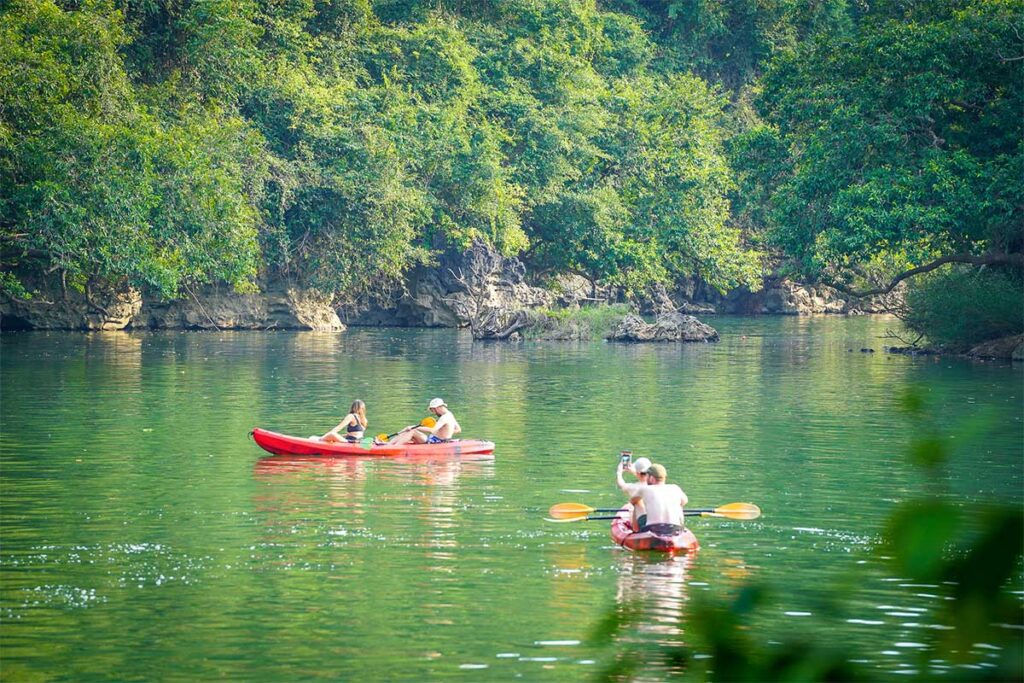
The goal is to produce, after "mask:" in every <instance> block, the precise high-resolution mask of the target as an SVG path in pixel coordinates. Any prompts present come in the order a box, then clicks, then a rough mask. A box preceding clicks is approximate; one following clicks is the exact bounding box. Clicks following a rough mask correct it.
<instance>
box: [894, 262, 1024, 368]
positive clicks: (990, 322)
mask: <svg viewBox="0 0 1024 683" xmlns="http://www.w3.org/2000/svg"><path fill="white" fill-rule="evenodd" d="M902 318H903V323H904V324H905V325H906V326H907V327H908V328H910V329H911V330H913V331H915V332H917V333H919V334H921V335H923V336H924V337H925V338H927V339H928V341H929V342H931V343H933V344H938V345H941V346H946V347H951V348H953V349H955V350H965V349H966V348H967V347H970V346H971V345H973V344H978V343H980V342H983V341H986V340H989V339H998V338H999V337H1006V336H1009V335H1014V334H1021V333H1024V277H1021V273H1020V271H1019V270H1010V269H1001V270H996V269H991V268H990V269H985V270H977V269H973V268H964V267H957V268H949V269H946V270H943V271H940V272H936V273H929V274H927V275H923V276H921V277H919V278H915V279H914V280H912V281H911V282H910V287H909V288H908V289H907V301H906V313H905V314H903V315H902Z"/></svg>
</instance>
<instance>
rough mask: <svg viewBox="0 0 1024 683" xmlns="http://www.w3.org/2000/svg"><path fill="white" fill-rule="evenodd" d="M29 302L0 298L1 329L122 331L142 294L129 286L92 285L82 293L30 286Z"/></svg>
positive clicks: (138, 306)
mask: <svg viewBox="0 0 1024 683" xmlns="http://www.w3.org/2000/svg"><path fill="white" fill-rule="evenodd" d="M30 289H31V290H32V291H33V292H34V294H33V296H32V298H31V299H19V298H14V297H8V296H6V295H4V296H0V328H2V329H5V330H10V329H35V330H123V329H124V328H126V327H127V326H128V325H130V324H131V322H132V320H133V319H134V317H135V315H136V314H137V313H138V312H139V309H140V308H141V306H142V295H141V294H140V293H139V291H138V290H137V289H135V288H133V287H129V286H115V285H113V284H110V283H107V282H91V283H90V284H89V286H88V287H86V289H85V291H83V292H78V291H75V290H72V289H68V290H67V291H66V292H65V291H61V288H60V287H59V286H57V284H56V283H52V282H51V283H47V284H38V285H37V284H35V283H30Z"/></svg>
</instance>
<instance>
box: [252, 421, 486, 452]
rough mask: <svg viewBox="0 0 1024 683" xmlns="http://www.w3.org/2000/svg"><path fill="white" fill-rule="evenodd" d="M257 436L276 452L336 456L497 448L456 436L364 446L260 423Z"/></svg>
mask: <svg viewBox="0 0 1024 683" xmlns="http://www.w3.org/2000/svg"><path fill="white" fill-rule="evenodd" d="M252 438H253V440H254V441H255V442H256V443H257V444H259V447H260V448H262V449H263V450H265V451H267V452H268V453H273V454H274V455H321V456H329V457H331V456H333V457H346V456H358V455H362V456H372V457H379V456H390V457H396V456H423V455H431V456H434V455H439V456H461V455H481V454H486V453H493V452H494V443H492V442H491V441H477V440H475V439H455V440H452V441H445V442H443V443H430V444H417V443H408V444H402V445H400V446H389V445H386V444H385V445H382V446H371V445H367V446H363V445H362V444H358V443H324V442H323V441H320V440H318V439H304V438H302V437H299V436H288V435H287V434H278V433H277V432H271V431H268V430H266V429H260V428H259V427H257V428H255V429H253V430H252Z"/></svg>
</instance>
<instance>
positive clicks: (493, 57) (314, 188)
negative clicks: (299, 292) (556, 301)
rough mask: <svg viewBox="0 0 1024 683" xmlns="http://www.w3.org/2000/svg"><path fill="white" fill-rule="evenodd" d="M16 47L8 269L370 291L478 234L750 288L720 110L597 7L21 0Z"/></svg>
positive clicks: (511, 250)
mask: <svg viewBox="0 0 1024 683" xmlns="http://www.w3.org/2000/svg"><path fill="white" fill-rule="evenodd" d="M2 41H3V42H2V43H0V47H2V48H3V49H2V52H3V54H4V57H3V59H4V64H3V70H2V72H0V74H2V78H3V80H2V82H0V85H2V86H3V88H2V91H3V92H4V101H3V107H2V108H0V125H2V126H3V127H2V129H0V130H2V132H3V135H2V138H0V145H2V146H0V164H2V166H0V169H2V170H0V172H2V176H0V183H2V185H3V187H4V188H5V192H4V198H5V200H4V204H3V208H2V214H0V228H2V230H3V237H2V238H3V241H4V252H3V258H4V265H5V269H11V268H16V267H25V266H28V265H33V264H34V265H37V266H39V267H42V268H46V269H48V270H59V271H60V272H61V273H62V274H64V275H65V277H67V276H70V277H71V279H72V281H73V282H78V283H81V282H84V281H87V280H88V279H89V278H92V277H102V278H106V279H110V280H115V281H127V282H130V283H132V284H135V285H140V286H150V287H154V288H156V289H157V290H159V291H160V292H162V293H164V294H167V295H171V294H174V293H176V292H177V291H178V290H179V289H180V287H182V286H187V285H188V284H189V283H201V282H204V281H210V280H215V279H221V280H226V281H228V282H231V283H234V284H235V285H236V286H240V287H245V286H249V285H250V284H251V283H252V282H253V280H254V278H255V276H256V275H257V270H258V269H257V264H260V265H261V266H262V269H263V270H264V271H266V272H270V273H282V274H285V275H287V276H290V277H293V278H295V279H298V280H302V281H305V282H308V283H311V284H315V285H318V286H320V287H322V288H323V289H325V290H327V291H332V292H335V293H336V294H338V295H339V296H340V297H345V298H348V299H354V298H358V297H360V296H361V295H363V294H364V293H367V292H369V291H372V290H373V289H374V288H375V287H378V286H379V285H381V284H383V283H386V282H390V281H394V280H395V279H396V278H397V277H398V276H400V275H401V274H402V272H403V271H404V270H405V269H407V268H408V267H410V266H411V265H413V264H415V263H418V262H423V261H426V260H428V259H429V258H430V255H431V252H432V251H434V250H437V249H445V248H455V249H457V248H461V247H465V246H467V245H468V244H470V243H471V242H472V241H474V240H482V241H484V242H486V243H488V244H490V245H492V246H494V247H495V248H497V249H499V250H500V251H502V252H504V253H506V254H524V253H525V255H526V256H527V257H528V258H530V259H532V262H533V263H534V264H535V266H536V267H537V268H539V269H545V270H552V271H556V272H564V271H575V272H580V273H582V274H584V275H586V276H587V277H588V278H590V279H592V280H600V281H603V282H612V283H619V284H622V285H625V286H627V287H640V286H643V285H644V284H646V283H648V282H650V281H652V280H666V279H668V278H671V277H673V276H677V275H700V276H702V277H704V278H705V279H707V280H709V281H710V282H712V283H714V284H715V285H717V286H719V287H721V288H723V289H724V288H727V287H731V286H735V285H736V284H739V283H746V284H755V283H756V281H757V277H758V275H759V255H758V254H757V253H756V252H754V251H751V250H749V249H746V248H744V246H743V244H742V242H741V239H740V234H739V231H738V230H736V229H734V228H731V227H729V226H728V225H727V224H726V221H727V218H728V215H729V210H728V201H727V199H726V193H727V192H728V190H729V188H730V184H731V181H730V173H729V170H728V167H727V164H726V163H725V158H724V154H723V150H722V147H723V143H722V138H723V130H724V127H723V125H722V118H723V107H724V104H725V101H724V100H723V98H722V97H721V96H720V95H719V94H718V93H717V92H716V91H715V90H714V88H712V87H710V86H709V85H707V84H706V83H705V82H704V81H702V80H700V79H699V78H696V77H693V76H690V75H687V74H669V75H662V76H659V75H655V74H654V73H653V72H652V71H651V70H650V69H649V68H648V67H649V62H650V59H651V56H652V54H653V51H654V49H653V44H652V43H651V41H650V39H649V38H648V37H647V36H646V34H645V33H644V32H643V30H642V29H641V27H640V24H639V23H638V22H637V21H636V20H635V19H634V18H632V17H630V16H627V15H624V14H618V13H610V12H604V11H601V10H600V9H598V8H597V6H596V5H595V3H594V2H572V3H563V2H554V1H551V2H526V1H523V2H495V3H481V4H479V5H477V4H469V5H467V6H458V7H449V8H445V7H439V6H438V5H437V3H418V2H408V3H380V4H379V5H377V6H373V5H371V4H370V3H366V2H342V1H340V0H339V1H338V2H313V1H312V0H308V1H306V2H293V3H276V2H260V1H256V0H253V1H249V0H223V1H220V2H203V3H199V2H185V3H162V2H159V3H148V2H147V3H141V2H138V3H137V2H123V3H115V2H113V1H112V0H94V1H87V2H70V1H68V2H56V3H55V2H50V1H46V0H19V1H18V2H14V3H12V4H10V5H8V6H7V8H6V9H5V11H4V32H3V34H2Z"/></svg>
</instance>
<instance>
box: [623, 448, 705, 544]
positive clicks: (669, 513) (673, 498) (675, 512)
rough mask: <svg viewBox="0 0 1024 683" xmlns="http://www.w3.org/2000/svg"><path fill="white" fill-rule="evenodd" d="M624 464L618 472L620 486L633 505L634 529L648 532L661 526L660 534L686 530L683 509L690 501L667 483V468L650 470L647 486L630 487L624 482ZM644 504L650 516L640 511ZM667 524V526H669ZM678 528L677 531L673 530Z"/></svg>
mask: <svg viewBox="0 0 1024 683" xmlns="http://www.w3.org/2000/svg"><path fill="white" fill-rule="evenodd" d="M622 469H623V467H622V463H621V462H620V463H619V466H618V469H617V470H616V471H615V479H616V483H617V484H618V485H619V488H620V489H622V492H623V493H625V494H626V495H627V496H629V501H630V502H631V503H633V529H634V530H636V531H645V530H647V529H650V528H651V527H653V526H655V525H657V526H658V527H659V528H658V532H659V533H673V531H674V530H681V529H682V527H683V519H684V516H683V508H684V507H685V506H686V503H687V501H688V500H689V499H688V498H687V497H686V494H685V493H683V490H682V489H681V488H679V487H678V486H676V485H675V484H666V483H665V479H666V478H667V477H668V472H666V470H665V467H664V466H663V465H658V464H654V465H651V466H650V467H648V468H647V483H636V484H627V483H626V482H625V481H624V480H623V479H622ZM639 503H643V508H644V510H645V512H646V515H644V516H640V515H639V513H638V512H637V509H638V508H639ZM666 525H667V526H666ZM671 527H674V528H675V529H672V528H671Z"/></svg>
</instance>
